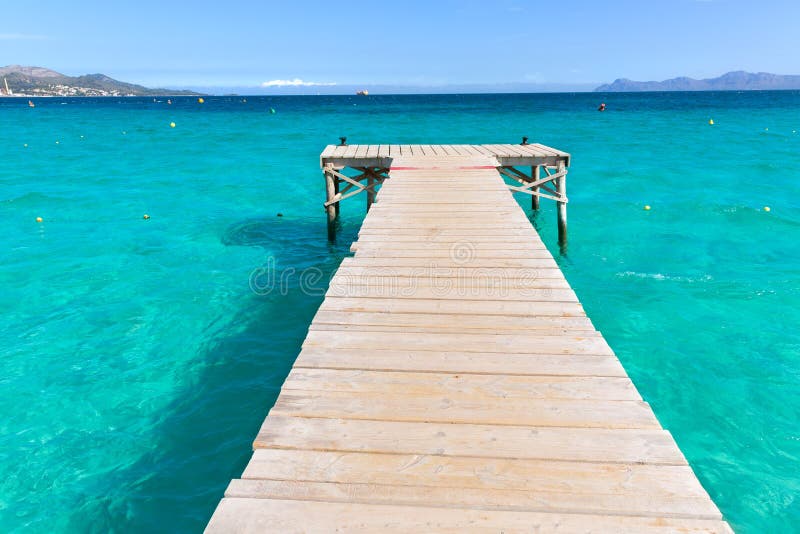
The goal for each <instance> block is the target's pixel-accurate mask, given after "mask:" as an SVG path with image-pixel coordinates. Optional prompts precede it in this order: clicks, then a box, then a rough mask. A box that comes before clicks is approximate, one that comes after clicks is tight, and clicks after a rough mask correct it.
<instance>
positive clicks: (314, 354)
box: [295, 347, 627, 377]
mask: <svg viewBox="0 0 800 534" xmlns="http://www.w3.org/2000/svg"><path fill="white" fill-rule="evenodd" d="M295 366H297V367H303V368H327V369H371V370H375V371H419V372H444V373H451V372H454V373H472V374H501V373H502V374H508V375H518V376H523V375H553V376H616V377H624V376H627V375H626V374H625V371H624V370H623V369H622V365H620V363H619V360H617V359H616V358H615V357H613V356H598V355H595V354H569V355H564V354H502V353H496V352H495V353H492V352H457V351H450V352H448V351H437V352H432V351H407V350H406V351H404V350H392V349H371V350H364V349H331V348H317V347H314V348H305V349H303V350H302V351H301V352H300V355H299V356H298V357H297V360H296V362H295Z"/></svg>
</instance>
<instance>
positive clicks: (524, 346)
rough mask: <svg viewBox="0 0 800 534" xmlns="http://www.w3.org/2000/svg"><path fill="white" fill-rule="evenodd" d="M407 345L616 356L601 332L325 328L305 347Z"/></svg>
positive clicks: (308, 338)
mask: <svg viewBox="0 0 800 534" xmlns="http://www.w3.org/2000/svg"><path fill="white" fill-rule="evenodd" d="M387 346H389V347H392V348H393V349H406V350H409V351H433V352H437V351H447V350H458V351H460V352H498V353H503V354H596V355H610V356H613V354H614V353H613V352H612V351H611V348H610V347H609V346H608V343H606V341H605V340H604V339H603V337H602V336H597V335H586V334H584V333H581V334H580V335H575V334H572V335H564V336H559V338H557V339H553V337H552V336H544V335H541V334H540V333H536V332H531V333H530V334H520V333H503V334H496V335H491V334H483V333H472V332H469V333H467V332H465V333H464V334H462V335H454V334H447V333H431V334H427V335H425V336H409V335H407V334H403V333H397V332H384V333H383V334H381V335H380V336H374V335H372V334H371V333H370V332H339V333H337V335H335V336H332V335H328V334H326V333H325V332H315V331H310V332H309V333H308V336H306V339H305V342H304V343H303V347H326V348H330V349H381V348H384V347H387Z"/></svg>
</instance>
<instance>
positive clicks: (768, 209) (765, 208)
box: [764, 206, 772, 211]
mask: <svg viewBox="0 0 800 534" xmlns="http://www.w3.org/2000/svg"><path fill="white" fill-rule="evenodd" d="M764 211H772V210H771V209H770V207H769V206H764Z"/></svg>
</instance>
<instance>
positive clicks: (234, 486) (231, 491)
mask: <svg viewBox="0 0 800 534" xmlns="http://www.w3.org/2000/svg"><path fill="white" fill-rule="evenodd" d="M225 496H226V497H233V498H236V497H238V498H272V499H297V498H302V499H306V500H312V501H325V502H358V503H365V504H399V505H410V506H414V505H417V506H420V505H423V506H441V507H461V508H477V507H480V508H481V509H484V510H518V511H528V512H559V513H563V512H571V513H581V512H583V513H597V514H609V515H621V514H626V512H627V514H636V515H639V516H651V517H660V516H662V515H669V516H672V517H675V516H677V517H687V518H693V519H716V520H719V519H721V518H722V517H721V515H720V513H719V512H718V511H717V509H716V507H714V505H713V504H711V502H710V501H708V500H707V499H706V500H701V499H697V498H686V497H680V496H676V497H666V496H662V497H661V498H660V499H659V501H658V503H656V505H655V506H654V503H653V502H652V500H648V499H647V497H646V496H644V497H643V496H639V495H628V494H623V495H615V494H596V495H591V498H587V497H589V496H587V495H580V494H573V493H561V492H552V493H547V492H542V491H536V490H529V491H514V490H503V489H492V490H491V491H486V490H484V489H482V488H480V489H472V488H458V491H453V489H452V488H440V487H435V486H434V487H431V486H425V485H388V484H364V483H339V482H311V481H302V482H297V481H288V482H286V481H280V480H257V479H250V480H233V481H232V482H231V484H230V485H229V486H228V489H227V490H226V491H225Z"/></svg>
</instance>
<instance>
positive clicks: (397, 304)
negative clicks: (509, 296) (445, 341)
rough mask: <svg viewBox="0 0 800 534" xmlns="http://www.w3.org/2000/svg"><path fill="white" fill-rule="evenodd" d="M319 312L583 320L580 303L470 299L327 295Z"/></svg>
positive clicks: (583, 314)
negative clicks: (548, 317) (337, 311)
mask: <svg viewBox="0 0 800 534" xmlns="http://www.w3.org/2000/svg"><path fill="white" fill-rule="evenodd" d="M320 309H321V310H339V311H363V312H383V313H448V314H452V315H460V314H470V315H474V314H483V315H511V316H519V317H539V316H557V317H583V316H585V313H584V311H583V307H582V306H581V304H580V303H579V302H534V301H530V300H529V301H516V300H470V299H415V298H406V299H393V298H355V297H336V296H330V295H329V296H327V297H326V298H325V300H324V301H323V303H322V304H321V305H320Z"/></svg>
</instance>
